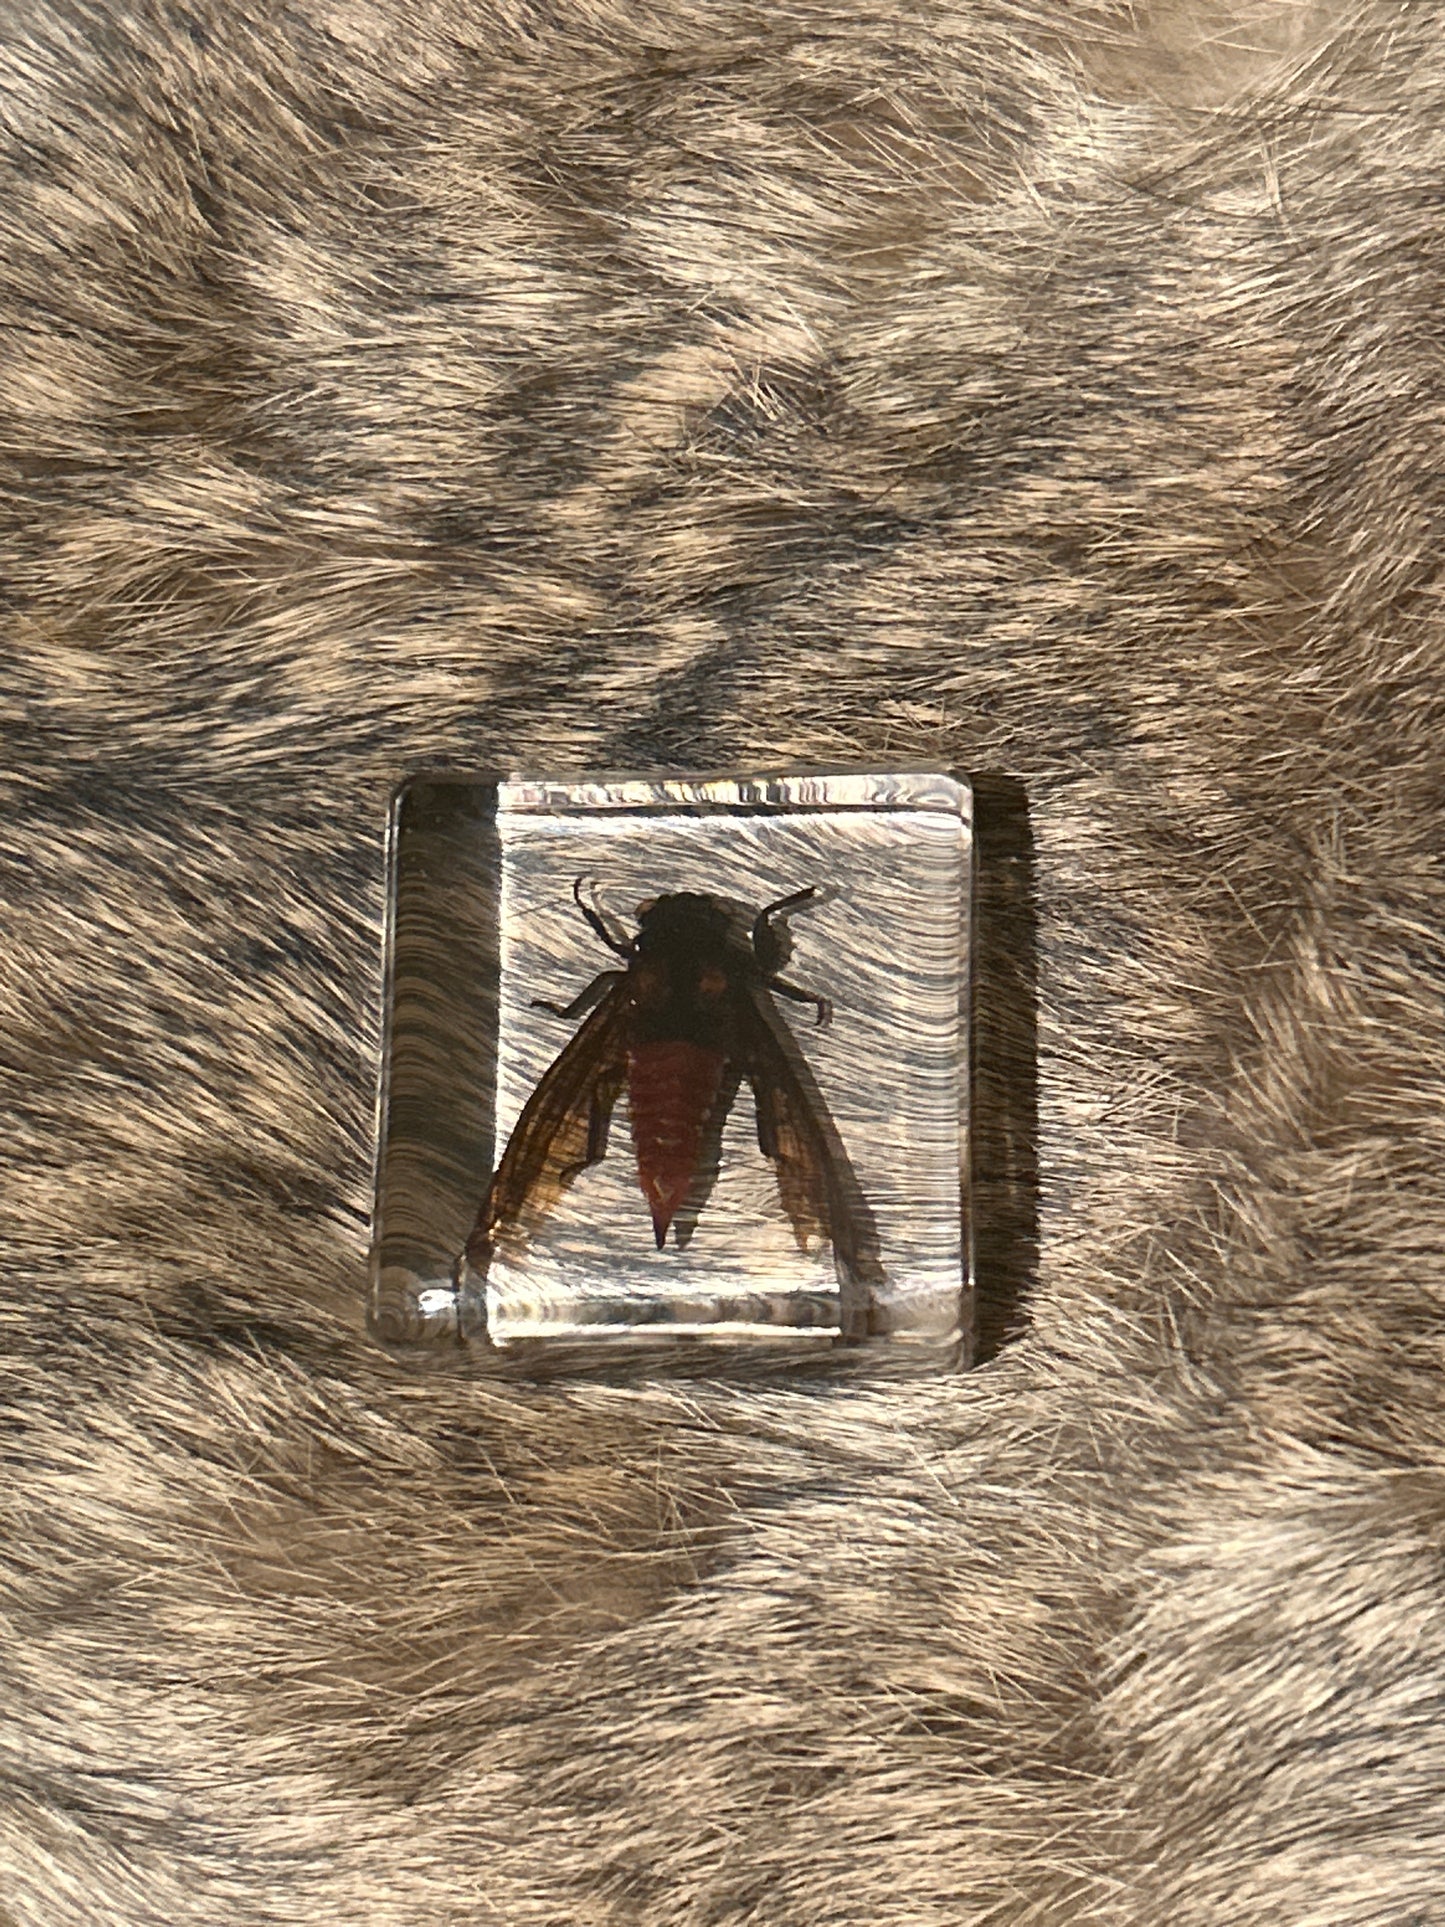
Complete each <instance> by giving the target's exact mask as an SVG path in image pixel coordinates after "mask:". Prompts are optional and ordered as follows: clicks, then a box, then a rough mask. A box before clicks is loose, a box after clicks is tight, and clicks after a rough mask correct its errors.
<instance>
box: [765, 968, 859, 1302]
mask: <svg viewBox="0 0 1445 1927" xmlns="http://www.w3.org/2000/svg"><path fill="white" fill-rule="evenodd" d="M782 1021H783V1020H782V1018H781V1017H780V1016H779V1014H778V1013H777V1011H775V1010H774V1009H773V1008H772V1005H771V1003H770V1001H769V1000H768V998H767V996H766V993H765V992H763V991H761V990H756V989H755V990H753V992H752V993H751V996H750V997H749V999H748V1001H747V1003H746V1004H745V1006H744V1017H743V1046H744V1049H743V1063H742V1068H743V1070H744V1073H745V1075H746V1076H747V1079H748V1082H749V1083H750V1084H751V1085H752V1087H753V1099H754V1102H755V1104H756V1106H757V1115H758V1144H759V1146H760V1148H761V1150H762V1153H763V1155H764V1157H767V1158H770V1159H771V1160H772V1162H773V1164H774V1166H775V1167H776V1169H777V1174H778V1194H779V1196H780V1197H781V1199H782V1203H783V1209H784V1211H786V1212H787V1214H788V1219H789V1222H790V1223H791V1224H792V1227H793V1234H794V1236H795V1237H796V1238H797V1240H798V1244H799V1247H800V1248H801V1249H802V1250H805V1251H806V1250H807V1248H808V1245H809V1243H810V1241H811V1240H812V1239H814V1238H819V1237H827V1238H830V1239H831V1240H832V1244H833V1252H834V1257H835V1259H836V1261H837V1263H838V1265H839V1267H840V1268H841V1269H842V1271H843V1272H845V1273H846V1274H847V1276H848V1277H850V1278H854V1277H856V1276H857V1275H858V1250H857V1228H856V1226H855V1224H854V1222H853V1216H852V1213H851V1212H850V1210H849V1208H848V1202H847V1189H846V1186H845V1185H844V1183H843V1178H842V1172H841V1169H840V1166H839V1162H838V1156H837V1154H836V1153H835V1151H834V1149H833V1146H832V1144H831V1142H830V1139H829V1133H828V1131H827V1129H826V1128H825V1126H824V1124H823V1121H822V1118H821V1116H820V1114H819V1105H818V1102H817V1100H816V1099H815V1098H814V1097H812V1096H811V1095H810V1093H809V1092H808V1090H807V1089H806V1087H805V1085H804V1081H803V1078H804V1075H805V1073H802V1072H800V1071H799V1069H798V1067H797V1065H796V1064H795V1063H794V1061H793V1059H792V1057H791V1056H790V1054H789V1051H788V1048H787V1047H786V1046H785V1045H784V1043H783V1040H782V1039H781V1037H780V1036H779V1035H778V1026H779V1025H780V1024H781V1023H782Z"/></svg>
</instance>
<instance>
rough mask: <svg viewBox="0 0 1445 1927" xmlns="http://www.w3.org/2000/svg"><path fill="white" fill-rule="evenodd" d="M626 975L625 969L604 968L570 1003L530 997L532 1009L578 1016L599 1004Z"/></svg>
mask: <svg viewBox="0 0 1445 1927" xmlns="http://www.w3.org/2000/svg"><path fill="white" fill-rule="evenodd" d="M626 975H627V972H626V971H625V970H604V971H603V972H602V974H601V976H600V977H594V978H593V979H592V981H591V983H590V984H588V986H587V988H586V989H585V990H579V991H578V993H577V995H576V996H575V997H574V998H573V999H572V1001H571V1003H570V1004H549V1003H548V1002H547V1000H546V998H545V997H534V998H533V999H532V1008H533V1010H550V1011H551V1013H552V1015H553V1016H554V1017H580V1016H581V1015H582V1013H583V1011H584V1010H591V1008H592V1006H593V1005H594V1004H600V1003H601V1002H602V999H603V998H604V997H605V996H606V995H607V993H608V991H609V990H611V988H612V986H613V985H614V984H616V983H620V982H621V981H622V979H623V978H624V977H625V976H626Z"/></svg>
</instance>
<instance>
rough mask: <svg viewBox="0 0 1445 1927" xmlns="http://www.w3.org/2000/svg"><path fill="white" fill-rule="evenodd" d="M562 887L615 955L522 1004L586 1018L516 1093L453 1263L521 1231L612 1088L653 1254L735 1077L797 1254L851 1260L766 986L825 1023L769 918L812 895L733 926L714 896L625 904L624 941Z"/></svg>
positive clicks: (821, 1135) (597, 1142) (842, 1262)
mask: <svg viewBox="0 0 1445 1927" xmlns="http://www.w3.org/2000/svg"><path fill="white" fill-rule="evenodd" d="M583 883H584V879H583V878H580V877H579V878H578V879H577V882H576V883H575V884H574V885H573V891H572V894H573V897H574V899H575V901H576V904H577V907H578V909H579V910H580V911H581V913H582V915H583V916H584V917H585V918H586V920H587V922H588V924H589V925H590V926H591V928H592V929H593V930H594V931H595V932H596V934H597V936H598V937H600V938H601V940H602V942H603V943H605V944H606V945H607V946H608V948H609V949H610V950H612V951H613V952H614V953H615V954H616V955H617V956H618V957H619V958H620V959H621V966H620V967H619V968H615V969H611V970H604V971H603V972H602V973H601V974H600V975H599V976H597V977H595V978H594V979H593V981H592V982H591V983H590V984H588V985H587V987H586V988H585V989H584V990H583V991H581V992H580V994H579V995H578V996H576V997H575V998H573V1000H572V1002H571V1003H569V1004H565V1005H558V1004H551V1003H543V1002H541V1001H540V1000H538V1002H537V1005H536V1007H537V1008H540V1009H544V1010H549V1011H551V1012H552V1013H553V1014H554V1015H555V1016H557V1017H562V1018H569V1019H570V1018H578V1017H582V1016H584V1014H585V1016H586V1021H585V1022H584V1023H583V1024H582V1025H581V1026H580V1028H579V1029H578V1030H577V1031H576V1033H575V1034H574V1035H573V1037H572V1040H571V1042H570V1043H569V1044H567V1046H566V1047H565V1049H563V1051H562V1052H561V1054H560V1055H559V1056H558V1057H557V1058H556V1059H555V1061H554V1062H553V1063H552V1064H551V1066H550V1067H549V1068H548V1070H547V1071H546V1072H545V1073H544V1074H543V1076H542V1078H541V1081H540V1082H539V1083H538V1085H537V1087H536V1089H535V1090H534V1091H533V1092H532V1095H531V1096H530V1097H529V1098H528V1100H527V1103H526V1105H525V1107H524V1108H523V1110H522V1114H521V1116H520V1117H519V1118H518V1120H517V1124H516V1128H515V1129H514V1130H513V1132H512V1135H511V1138H510V1139H509V1141H508V1144H507V1148H506V1150H505V1151H504V1152H503V1154H502V1159H501V1162H500V1163H499V1164H498V1166H497V1169H496V1173H495V1175H494V1176H493V1178H492V1181H491V1185H490V1187H489V1189H488V1191H487V1195H486V1198H485V1200H484V1202H483V1204H482V1208H481V1211H480V1212H479V1214H478V1217H477V1222H476V1227H475V1229H474V1230H473V1232H472V1234H471V1237H470V1238H469V1239H468V1241H467V1246H466V1253H465V1256H466V1259H467V1262H468V1263H469V1264H471V1265H472V1266H473V1267H474V1268H475V1269H477V1270H479V1271H483V1272H484V1271H485V1270H486V1267H487V1264H488V1262H489V1261H490V1258H491V1254H492V1252H493V1250H494V1249H495V1247H496V1246H497V1244H498V1242H499V1241H501V1240H503V1239H506V1238H508V1237H513V1236H520V1237H525V1236H526V1235H528V1233H529V1232H530V1230H531V1229H533V1228H534V1227H535V1225H536V1223H537V1221H538V1220H539V1218H540V1216H541V1215H542V1214H544V1213H545V1211H546V1210H547V1208H548V1207H549V1206H550V1205H551V1204H552V1203H553V1202H554V1201H555V1200H556V1198H557V1197H558V1196H559V1195H560V1194H561V1192H562V1191H563V1190H564V1189H565V1188H566V1187H567V1186H568V1185H569V1184H570V1183H571V1182H572V1181H573V1180H574V1179H575V1178H576V1177H577V1176H578V1174H579V1173H580V1172H582V1171H584V1170H586V1169H587V1167H588V1166H589V1165H592V1164H595V1163H597V1161H598V1160H599V1159H600V1158H602V1157H603V1156H604V1155H605V1154H606V1150H607V1137H608V1129H609V1126H610V1124H611V1120H612V1113H613V1110H614V1107H615V1106H616V1103H617V1100H618V1098H619V1096H620V1094H621V1092H622V1090H623V1088H624V1087H625V1088H626V1091H627V1097H628V1109H629V1111H630V1113H631V1123H632V1143H633V1150H634V1153H635V1156H636V1161H637V1179H638V1183H639V1185H640V1187H641V1190H642V1195H643V1198H644V1199H645V1200H646V1204H647V1209H648V1211H649V1213H650V1215H651V1219H652V1231H653V1236H654V1239H655V1240H656V1244H657V1248H658V1250H659V1251H660V1250H662V1248H663V1246H664V1245H665V1243H666V1240H667V1234H668V1230H669V1228H670V1227H671V1225H672V1223H673V1220H674V1218H675V1217H676V1216H677V1213H678V1212H679V1210H680V1209H681V1208H682V1207H683V1205H684V1204H685V1203H686V1202H687V1201H688V1200H689V1197H690V1196H692V1195H693V1194H694V1193H695V1190H696V1187H697V1186H698V1184H699V1180H700V1176H701V1173H702V1171H703V1169H704V1167H705V1153H706V1149H707V1147H708V1145H709V1144H710V1143H716V1142H717V1141H718V1139H719V1136H720V1132H721V1125H722V1121H723V1118H724V1117H725V1116H726V1113H727V1109H728V1107H729V1106H730V1104H731V1102H732V1098H733V1096H734V1095H735V1093H736V1092H737V1090H738V1089H739V1088H740V1086H741V1084H742V1083H743V1082H744V1081H746V1082H747V1083H748V1084H749V1085H750V1086H751V1088H752V1093H753V1101H754V1105H755V1108H756V1113H757V1135H758V1144H759V1146H760V1148H761V1150H762V1152H763V1154H764V1156H765V1157H767V1158H769V1159H770V1160H771V1161H772V1163H773V1166H774V1168H775V1170H776V1173H777V1182H778V1191H779V1195H780V1198H781V1200H782V1205H783V1209H784V1211H785V1212H786V1214H787V1217H788V1219H789V1221H790V1222H791V1224H792V1227H793V1232H794V1235H795V1236H796V1238H797V1241H798V1244H799V1246H800V1248H801V1249H803V1250H807V1249H809V1248H810V1247H811V1246H812V1244H813V1243H814V1241H815V1240H817V1239H819V1238H821V1237H827V1238H829V1239H830V1240H831V1241H832V1245H833V1250H834V1256H835V1260H836V1262H837V1265H838V1268H839V1270H840V1272H841V1273H843V1274H844V1275H845V1276H846V1275H848V1274H849V1272H850V1270H851V1268H852V1266H853V1264H854V1262H855V1251H854V1245H855V1227H854V1223H853V1214H852V1213H851V1212H850V1211H849V1209H848V1195H849V1191H848V1184H847V1176H848V1174H847V1171H846V1161H845V1160H844V1158H843V1156H842V1152H841V1147H840V1146H838V1145H837V1142H836V1134H835V1133H834V1132H833V1131H832V1129H831V1125H830V1121H829V1120H828V1119H827V1117H826V1114H825V1113H824V1112H823V1111H822V1107H821V1103H820V1101H819V1100H818V1099H817V1097H816V1096H815V1095H814V1094H813V1092H812V1091H811V1089H810V1086H811V1083H812V1080H811V1077H810V1076H809V1075H808V1073H807V1071H806V1068H805V1067H804V1066H802V1065H801V1064H800V1063H799V1062H798V1061H797V1047H796V1045H794V1044H792V1042H791V1037H790V1033H788V1032H787V1030H786V1028H785V1025H784V1020H783V1018H782V1015H781V1013H780V1012H779V1011H778V1010H777V1008H776V1007H775V1005H774V1004H773V1002H772V999H773V997H774V996H778V997H783V998H787V999H789V1000H790V1001H792V1002H795V1003H799V1004H811V1005H812V1006H813V1009H814V1011H815V1013H816V1018H817V1022H818V1023H819V1024H826V1023H827V1022H828V1021H829V1020H830V1017H831V1014H832V1013H831V1006H830V1005H829V1003H828V1000H827V999H826V998H825V997H820V996H817V995H815V994H814V993H813V992H811V991H806V990H800V989H799V988H798V987H797V986H796V985H795V984H790V983H787V982H785V981H784V979H783V978H782V977H781V976H780V975H779V971H780V969H781V966H782V964H783V962H784V959H785V956H786V945H785V942H784V939H783V936H782V934H781V932H780V931H779V929H778V928H777V922H778V920H779V919H781V918H784V917H786V916H787V915H788V913H789V912H790V911H794V910H798V909H801V908H802V906H803V905H804V904H806V903H809V902H811V901H812V899H813V898H814V897H815V896H816V894H817V892H816V890H815V889H813V888H812V887H809V888H808V889H805V890H795V891H794V892H793V893H792V894H791V895H790V896H785V897H779V898H778V899H777V901H776V902H774V903H769V904H766V905H765V906H764V907H763V908H762V909H761V910H759V911H758V912H757V915H756V916H755V917H754V918H753V920H752V925H751V933H750V936H749V937H747V938H744V936H743V930H744V929H745V928H746V925H745V924H743V925H737V924H735V922H734V919H733V917H732V916H731V915H730V914H729V912H728V910H727V909H726V908H725V907H724V906H723V904H722V903H720V902H719V901H718V899H717V898H715V897H711V896H706V895H703V894H701V893H698V892H695V891H686V890H684V891H677V892H675V893H674V894H672V895H669V896H659V897H655V898H653V899H652V900H651V901H649V902H647V903H643V904H641V905H639V906H638V911H637V929H636V932H635V933H634V934H633V935H632V936H631V937H624V936H620V935H618V934H617V933H616V932H615V931H614V930H612V929H611V928H610V927H609V925H608V923H607V921H606V920H605V919H604V917H603V916H602V914H601V912H600V911H599V910H597V909H596V908H594V906H593V905H592V904H590V903H587V902H585V901H584V900H583V895H582V889H583Z"/></svg>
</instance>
